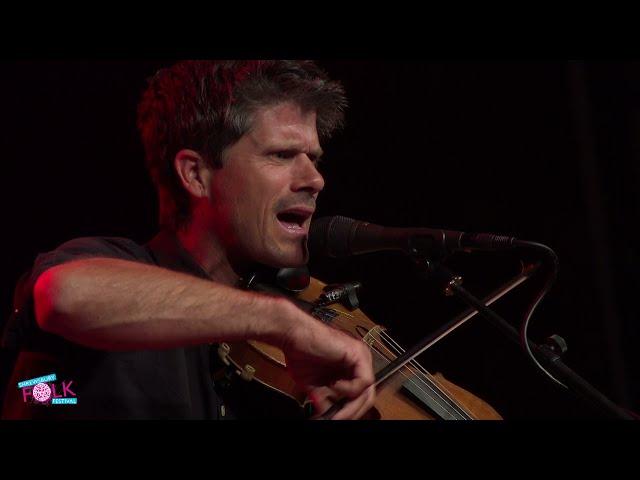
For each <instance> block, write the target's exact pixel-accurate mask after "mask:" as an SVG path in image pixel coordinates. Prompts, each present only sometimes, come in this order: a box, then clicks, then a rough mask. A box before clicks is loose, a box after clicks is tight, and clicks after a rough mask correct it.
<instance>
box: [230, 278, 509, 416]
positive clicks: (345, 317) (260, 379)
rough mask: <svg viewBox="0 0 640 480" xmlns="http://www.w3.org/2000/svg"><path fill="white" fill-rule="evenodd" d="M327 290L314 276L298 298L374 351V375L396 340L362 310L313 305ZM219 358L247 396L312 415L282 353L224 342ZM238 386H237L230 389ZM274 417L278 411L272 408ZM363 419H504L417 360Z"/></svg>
mask: <svg viewBox="0 0 640 480" xmlns="http://www.w3.org/2000/svg"><path fill="white" fill-rule="evenodd" d="M325 286H326V285H325V284H324V283H322V282H320V281H319V280H317V279H313V278H312V279H311V281H310V283H309V286H308V287H307V288H306V289H305V290H304V291H303V292H301V293H299V294H298V296H297V300H301V301H303V302H304V303H305V304H306V305H308V306H309V308H305V310H307V311H308V312H309V313H310V314H312V315H313V316H314V317H316V318H318V319H319V320H321V321H323V322H325V323H327V324H329V325H331V326H332V327H334V328H337V329H339V330H342V331H343V332H345V333H347V334H348V335H351V336H353V337H356V338H360V339H362V340H363V341H364V342H366V343H367V344H368V345H369V346H370V348H371V351H372V356H373V358H374V370H375V371H378V370H380V369H381V368H382V367H384V365H386V364H387V363H388V362H389V361H391V360H393V359H394V355H396V353H397V352H398V351H397V346H394V345H393V343H394V342H393V341H392V340H390V339H389V337H388V335H386V331H385V329H384V328H383V327H381V326H379V325H376V324H375V323H374V322H372V321H371V320H370V319H369V318H368V317H367V316H366V315H365V314H364V313H363V312H362V311H361V310H360V309H358V308H356V309H353V310H351V309H349V308H346V307H344V306H343V305H342V304H339V303H338V304H332V305H331V306H327V307H317V306H315V307H314V305H315V302H316V300H317V299H318V298H320V296H321V295H322V293H323V289H324V287H325ZM297 303H298V304H300V302H297ZM396 345H397V344H396ZM217 354H218V357H219V359H220V360H221V361H222V362H223V364H224V365H227V366H228V367H227V369H226V370H227V379H228V380H230V381H232V382H233V383H244V385H242V386H241V387H240V389H241V390H242V391H243V392H242V395H252V392H255V389H256V388H257V389H262V390H264V391H265V392H267V395H270V396H272V397H274V398H278V403H279V408H278V409H277V410H278V412H277V416H283V415H284V416H290V417H292V418H297V417H301V418H305V417H309V416H310V414H311V413H312V406H311V404H310V402H309V401H308V400H307V398H306V397H307V395H306V392H304V391H303V390H302V389H300V388H299V387H298V385H297V384H296V383H295V382H294V380H293V379H292V378H291V376H290V375H289V373H288V371H287V368H286V367H287V365H286V359H285V356H284V353H283V352H282V351H281V350H280V349H278V348H276V347H273V346H271V345H268V344H265V343H262V342H257V341H248V342H238V343H230V344H221V345H220V346H219V348H218V352H217ZM229 372H232V374H231V375H230V374H229ZM231 377H233V378H231ZM233 388H237V387H234V386H231V387H230V389H233ZM262 393H264V392H262ZM270 408H271V407H270ZM269 413H275V412H274V410H273V409H272V410H270V412H269ZM364 418H366V419H380V420H433V419H465V420H467V419H469V420H481V419H487V420H499V419H502V417H501V416H500V415H499V414H498V413H497V412H496V411H495V410H494V409H493V408H492V407H491V406H490V405H488V404H487V403H486V402H484V401H483V400H481V399H480V398H478V397H476V396H475V395H473V394H471V393H470V392H468V391H466V390H465V389H463V388H461V387H459V386H457V385H455V384H453V383H452V382H450V381H448V380H447V379H445V378H444V377H443V376H442V375H441V374H435V375H432V374H430V373H428V372H427V371H426V370H425V369H424V368H422V367H421V366H420V365H418V364H416V363H415V362H413V363H412V364H409V365H407V367H405V368H403V370H401V371H400V372H398V373H396V374H395V375H394V377H392V379H390V380H388V381H386V382H384V383H382V384H381V385H379V386H378V387H377V398H376V402H375V405H374V408H372V409H371V410H370V411H369V412H368V413H367V414H366V415H365V417H364Z"/></svg>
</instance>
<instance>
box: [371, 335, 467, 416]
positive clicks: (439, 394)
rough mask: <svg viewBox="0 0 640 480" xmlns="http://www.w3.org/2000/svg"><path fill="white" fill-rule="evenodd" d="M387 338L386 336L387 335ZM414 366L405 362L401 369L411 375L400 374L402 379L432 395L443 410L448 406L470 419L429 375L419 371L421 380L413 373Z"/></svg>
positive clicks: (412, 363) (389, 350)
mask: <svg viewBox="0 0 640 480" xmlns="http://www.w3.org/2000/svg"><path fill="white" fill-rule="evenodd" d="M380 333H381V335H382V333H383V332H380ZM387 337H388V335H387ZM389 339H390V340H391V341H392V342H393V343H395V341H393V339H391V338H390V337H389ZM373 340H374V342H375V343H376V344H379V346H380V348H381V349H382V350H386V351H388V352H389V354H390V355H396V357H397V354H396V353H394V352H393V351H392V350H391V349H389V348H388V347H387V346H386V345H384V343H383V342H381V341H380V340H378V339H377V338H375V337H373ZM392 346H393V345H392ZM394 348H396V347H394ZM400 350H401V349H400ZM374 351H375V349H374ZM376 353H378V354H379V355H380V356H382V357H383V359H384V360H385V361H389V359H388V358H386V357H385V356H384V355H383V354H382V352H376ZM409 364H411V365H409ZM414 364H417V362H415V361H411V362H407V365H405V366H404V367H403V368H406V369H407V370H408V371H409V372H410V373H411V376H408V375H406V374H404V373H402V375H403V376H404V377H405V378H406V379H407V380H408V381H409V382H411V383H412V384H413V385H414V386H415V387H416V388H417V389H419V390H420V391H421V392H423V393H424V394H425V395H429V392H431V393H432V395H429V396H430V397H431V398H432V399H434V400H435V401H436V402H438V404H439V405H440V406H441V407H443V408H445V406H448V407H449V408H450V409H453V410H454V411H455V413H457V414H458V415H460V416H461V417H469V418H471V417H470V414H469V413H468V412H466V411H465V410H464V409H462V408H461V407H460V406H458V405H457V404H456V403H455V400H453V399H452V398H451V396H450V394H449V393H448V392H446V391H444V390H443V389H442V388H441V386H440V385H439V384H438V383H437V382H436V381H435V379H432V378H429V377H430V376H431V375H430V374H429V375H424V373H422V372H420V371H419V373H420V374H421V375H422V376H423V377H425V378H421V375H419V374H418V373H416V372H414V371H413V370H416V369H417V367H416V366H415V365H414ZM417 365H418V367H420V368H422V369H424V368H423V367H422V366H421V365H420V364H417ZM410 367H413V370H412V368H410ZM427 373H428V372H427ZM416 380H417V381H418V382H420V383H421V384H422V385H423V386H424V387H426V389H425V388H424V387H423V386H422V385H420V383H417V382H416ZM434 395H435V397H434Z"/></svg>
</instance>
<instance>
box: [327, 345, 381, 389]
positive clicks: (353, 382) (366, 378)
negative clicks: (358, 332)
mask: <svg viewBox="0 0 640 480" xmlns="http://www.w3.org/2000/svg"><path fill="white" fill-rule="evenodd" d="M374 382H375V377H374V375H373V367H372V362H371V356H370V353H369V352H368V350H367V351H366V354H365V355H363V356H362V357H360V359H359V361H358V362H357V363H356V364H355V367H354V371H353V377H352V378H350V379H341V380H338V381H337V382H335V383H334V384H333V385H332V386H331V388H333V389H334V390H335V391H336V392H337V393H338V394H339V395H341V396H343V397H347V398H355V397H358V396H360V395H361V394H362V392H363V391H364V390H365V389H367V388H368V387H369V386H371V385H373V383H374Z"/></svg>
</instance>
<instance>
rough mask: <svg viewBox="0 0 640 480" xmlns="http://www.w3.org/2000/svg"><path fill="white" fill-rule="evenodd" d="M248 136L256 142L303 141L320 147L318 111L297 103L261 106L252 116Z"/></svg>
mask: <svg viewBox="0 0 640 480" xmlns="http://www.w3.org/2000/svg"><path fill="white" fill-rule="evenodd" d="M251 123H252V125H251V129H250V130H249V132H247V136H248V137H250V138H251V139H252V140H253V141H254V142H257V143H261V144H265V143H272V142H276V141H278V142H286V143H303V144H305V145H308V146H309V147H312V148H318V146H319V140H318V132H317V130H316V112H315V111H313V110H311V111H305V110H303V109H302V108H301V107H300V106H299V105H298V104H296V103H290V102H287V103H279V104H276V105H270V106H265V107H260V108H258V110H256V112H254V114H253V116H252V122H251Z"/></svg>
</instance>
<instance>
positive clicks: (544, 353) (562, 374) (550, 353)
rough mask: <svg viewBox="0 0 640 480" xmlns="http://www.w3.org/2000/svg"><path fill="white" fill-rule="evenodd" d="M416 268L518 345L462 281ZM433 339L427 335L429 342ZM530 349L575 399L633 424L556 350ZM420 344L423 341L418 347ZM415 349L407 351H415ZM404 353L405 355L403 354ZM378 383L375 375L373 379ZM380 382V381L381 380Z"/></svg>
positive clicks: (425, 264) (425, 265) (440, 270)
mask: <svg viewBox="0 0 640 480" xmlns="http://www.w3.org/2000/svg"><path fill="white" fill-rule="evenodd" d="M417 264H418V268H419V269H420V275H421V276H423V278H431V279H434V280H435V281H436V282H439V283H440V284H441V285H442V286H444V293H445V295H447V296H455V297H457V298H459V299H460V300H462V301H463V302H464V303H466V304H467V305H469V306H471V307H472V308H474V309H475V310H477V311H478V312H479V313H480V315H482V316H483V317H484V318H486V319H487V320H489V322H491V324H492V325H494V326H495V327H496V328H497V329H498V330H499V331H500V332H502V333H503V334H504V335H505V336H506V337H507V338H509V339H510V340H512V341H513V342H515V343H516V344H518V345H521V343H520V336H519V334H518V332H517V331H516V329H514V328H513V327H512V326H511V325H510V324H509V323H508V322H507V321H505V320H504V319H503V318H502V317H501V316H500V315H498V314H497V313H495V312H494V311H493V310H491V309H490V308H488V307H487V306H486V304H485V303H483V302H482V301H480V300H479V299H478V298H477V297H475V296H474V295H472V294H471V293H469V292H468V291H467V290H466V289H465V288H463V287H462V286H461V284H462V278H461V277H460V276H458V275H455V274H454V273H453V272H451V271H450V270H449V269H448V268H446V267H445V266H443V265H442V264H441V263H440V262H434V261H431V260H429V259H427V258H425V257H421V258H419V259H418V260H417ZM431 337H434V335H430V336H429V338H431ZM526 341H527V342H528V344H529V347H530V348H531V351H532V352H534V353H535V356H536V359H537V360H538V361H539V362H540V363H541V364H542V365H544V367H545V368H546V369H547V370H548V371H549V372H551V373H552V374H553V376H554V377H556V378H557V379H558V380H560V381H561V382H562V383H564V384H565V385H566V386H567V387H568V388H569V389H570V390H571V391H572V392H574V393H575V394H577V396H578V397H580V398H582V399H584V400H587V401H589V402H591V403H592V404H594V405H595V406H597V407H599V408H600V409H602V410H603V411H604V412H605V413H606V414H607V415H608V416H610V417H612V418H617V419H625V420H634V419H635V418H634V417H633V416H632V415H631V414H629V413H628V412H626V411H625V410H624V409H622V408H621V407H619V406H618V405H616V404H615V403H613V402H612V401H611V400H609V399H608V398H607V397H605V396H604V395H603V394H602V393H600V392H599V391H598V390H596V389H595V388H594V387H593V386H591V385H590V384H589V383H588V382H587V381H586V380H584V379H583V378H582V377H580V376H579V375H577V374H576V373H575V372H574V371H573V370H571V369H570V368H569V367H567V366H566V365H565V364H564V363H563V362H562V359H561V358H560V355H558V354H557V353H556V351H555V350H558V349H560V348H558V346H549V345H543V346H540V345H537V344H536V343H534V342H532V341H530V340H529V339H526ZM422 344H424V341H422V342H420V343H419V344H418V345H422ZM415 349H416V347H414V348H412V349H411V350H410V351H413V350H415ZM406 353H409V351H407V352H406ZM404 357H405V355H402V356H401V357H398V358H397V359H396V360H394V361H393V362H391V363H390V364H389V365H387V367H386V368H385V369H384V370H385V371H384V372H382V371H381V372H379V373H380V374H381V375H380V376H381V377H382V376H383V375H385V378H386V377H388V376H389V375H390V373H388V372H394V371H397V370H398V369H399V368H400V367H401V366H402V365H403V363H402V362H403V361H404V362H405V363H406V361H407V360H406V359H405V358H404ZM376 379H378V375H376ZM381 381H382V380H381Z"/></svg>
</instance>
